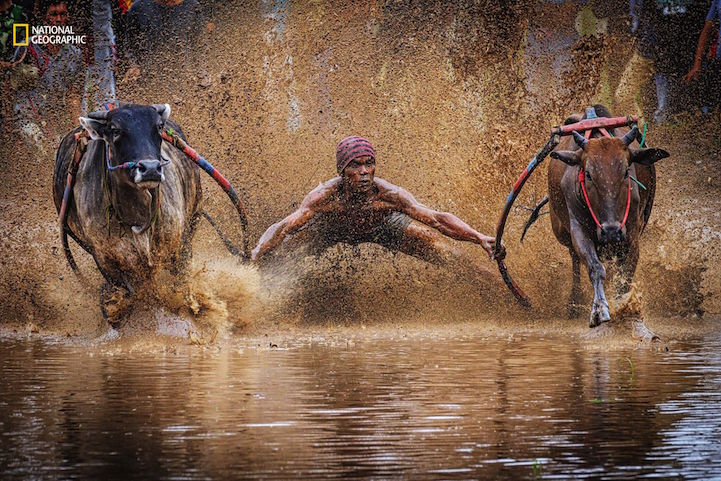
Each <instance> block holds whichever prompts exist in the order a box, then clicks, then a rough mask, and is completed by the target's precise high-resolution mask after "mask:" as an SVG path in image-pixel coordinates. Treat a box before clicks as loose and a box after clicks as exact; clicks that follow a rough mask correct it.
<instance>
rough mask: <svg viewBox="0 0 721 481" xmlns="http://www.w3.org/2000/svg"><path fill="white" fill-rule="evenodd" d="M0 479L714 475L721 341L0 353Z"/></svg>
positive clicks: (6, 349) (720, 456)
mask: <svg viewBox="0 0 721 481" xmlns="http://www.w3.org/2000/svg"><path fill="white" fill-rule="evenodd" d="M0 352H2V355H1V356H0V376H1V377H2V383H0V433H1V438H0V478H2V479H4V480H14V479H164V480H170V479H238V478H269V479H278V478H339V477H343V478H356V477H357V478H360V477H373V478H377V479H378V478H380V479H383V478H394V477H403V478H410V479H418V478H451V479H465V478H469V479H472V478H476V479H477V478H495V479H519V478H526V479H527V478H537V479H554V478H569V477H571V478H574V479H583V478H594V479H621V478H629V477H632V476H633V477H664V478H678V479H709V478H713V477H721V415H720V414H719V413H721V341H720V340H719V337H718V336H707V337H706V338H703V339H698V340H694V341H685V342H683V343H677V344H675V345H673V347H672V350H671V351H670V352H668V353H665V352H655V351H649V350H639V349H631V348H629V349H627V350H624V349H620V350H618V349H617V350H612V351H609V352H607V351H604V350H599V349H593V348H591V349H589V347H588V345H587V344H584V343H581V342H580V341H576V340H569V339H568V338H562V337H559V338H541V339H539V338H536V337H530V336H529V337H528V338H523V337H519V336H514V337H512V338H510V339H485V338H482V337H480V336H479V337H477V338H476V337H473V336H470V337H464V338H460V339H453V340H448V339H444V340H434V339H432V338H430V339H429V338H408V339H389V338H385V339H384V338H380V339H373V338H371V337H365V338H364V337H363V336H358V337H356V338H355V339H353V340H350V341H348V342H342V341H341V342H317V343H316V342H310V341H308V342H302V343H297V345H291V346H290V347H289V348H280V349H271V348H270V347H268V346H267V345H265V344H264V345H262V346H258V347H248V346H243V347H241V348H238V347H237V346H232V345H229V346H223V347H222V348H210V349H208V348H206V349H203V348H197V347H189V348H187V349H185V348H182V349H174V348H173V349H164V348H162V347H157V346H154V347H150V348H144V349H129V348H119V347H114V346H113V344H112V343H110V344H109V345H107V344H106V345H103V346H100V347H97V346H95V347H91V348H88V347H87V346H77V345H65V344H57V343H48V342H41V341H24V340H9V339H5V340H0Z"/></svg>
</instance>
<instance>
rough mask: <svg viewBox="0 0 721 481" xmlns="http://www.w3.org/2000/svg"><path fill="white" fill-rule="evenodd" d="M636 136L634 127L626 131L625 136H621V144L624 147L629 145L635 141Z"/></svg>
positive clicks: (636, 129) (636, 130) (635, 127)
mask: <svg viewBox="0 0 721 481" xmlns="http://www.w3.org/2000/svg"><path fill="white" fill-rule="evenodd" d="M637 135H638V126H636V125H634V126H633V128H632V129H631V130H629V131H628V133H627V134H626V135H624V136H623V139H621V140H623V143H624V145H625V146H626V147H628V146H629V145H631V142H633V141H634V140H636V136H637Z"/></svg>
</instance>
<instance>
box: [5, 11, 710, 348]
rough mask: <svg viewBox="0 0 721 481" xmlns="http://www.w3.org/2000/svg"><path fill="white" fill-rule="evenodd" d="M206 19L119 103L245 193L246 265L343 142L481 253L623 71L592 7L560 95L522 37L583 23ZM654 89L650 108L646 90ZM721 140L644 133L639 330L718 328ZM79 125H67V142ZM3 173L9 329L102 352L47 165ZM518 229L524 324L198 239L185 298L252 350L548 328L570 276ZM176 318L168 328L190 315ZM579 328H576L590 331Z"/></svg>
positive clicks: (338, 15) (439, 284)
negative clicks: (464, 228) (358, 336)
mask: <svg viewBox="0 0 721 481" xmlns="http://www.w3.org/2000/svg"><path fill="white" fill-rule="evenodd" d="M216 3H217V6H216V7H215V8H214V9H213V13H212V18H211V19H212V21H213V22H214V29H212V31H210V32H209V33H208V45H200V46H199V48H198V52H185V53H186V54H187V56H185V57H180V58H178V57H177V56H176V57H174V58H172V59H169V60H167V61H166V62H160V61H158V62H155V63H154V65H155V66H156V67H157V68H158V70H157V71H156V72H146V74H147V75H146V76H145V77H144V78H143V79H142V80H141V81H140V82H139V83H138V84H136V85H127V84H125V85H119V88H118V90H119V97H120V98H121V99H122V100H127V101H135V102H167V103H169V104H171V106H172V108H173V117H174V118H175V119H176V120H177V121H179V122H180V124H181V125H182V126H183V128H184V129H185V131H186V134H187V136H188V138H189V141H190V144H191V145H192V146H193V147H194V148H196V149H197V150H198V151H199V152H201V153H202V154H203V155H204V156H206V157H207V158H208V159H209V160H210V161H211V162H213V163H214V165H215V166H216V167H217V168H219V169H220V170H221V171H222V172H223V173H224V174H225V175H226V176H227V177H228V178H230V179H231V180H232V181H233V183H234V184H235V185H236V186H237V187H239V188H240V189H241V190H243V192H244V195H245V199H246V200H247V203H248V208H249V222H250V231H249V235H250V238H251V243H252V244H254V243H255V242H257V239H258V237H259V236H260V235H261V233H262V232H263V231H264V230H265V229H266V228H267V227H268V226H269V225H270V224H271V223H273V222H275V221H276V220H278V219H279V218H281V217H282V216H284V215H286V214H287V213H288V212H290V211H291V210H292V209H293V208H294V207H296V206H297V205H298V203H299V202H300V200H301V199H302V197H303V194H304V193H305V192H307V191H308V190H310V189H311V188H313V187H314V186H316V185H317V184H318V183H319V182H321V181H323V180H325V179H327V178H330V177H332V176H333V175H335V167H334V152H335V146H336V144H337V142H338V141H339V140H340V139H341V138H343V137H344V136H346V135H351V134H359V135H364V136H366V137H368V138H369V139H371V141H372V142H374V144H375V146H376V151H377V153H378V168H377V174H378V175H379V176H380V177H383V178H385V179H388V180H390V181H391V182H394V183H398V184H400V185H403V186H404V187H406V188H408V189H409V190H410V191H411V192H413V193H414V195H415V196H416V197H417V198H418V199H419V200H421V201H422V202H424V203H426V204H427V205H429V206H432V207H434V208H436V209H440V210H448V211H450V212H453V213H456V214H457V215H459V216H460V217H462V218H463V219H464V220H466V221H467V222H468V223H470V224H471V225H472V226H474V227H476V228H477V229H479V230H480V231H482V232H484V233H488V234H491V233H493V230H494V228H495V224H496V221H497V217H498V215H499V213H500V210H501V208H502V206H503V202H504V201H505V198H506V196H507V194H508V192H509V190H510V187H511V185H512V184H513V182H514V181H515V179H516V178H517V176H518V175H519V174H520V173H521V171H522V170H523V168H524V167H525V166H526V165H527V163H528V161H529V160H530V158H531V157H532V156H533V155H534V153H535V152H536V150H537V149H538V148H540V146H541V145H542V144H543V142H545V140H546V139H547V136H548V132H549V129H550V128H551V127H552V126H553V125H557V124H559V123H561V122H562V121H563V120H564V118H565V117H566V116H568V115H569V114H571V113H573V112H578V111H581V110H582V109H583V108H584V107H585V106H586V105H587V104H588V103H589V102H591V101H599V100H600V101H603V102H606V103H608V102H609V101H611V102H612V98H611V96H610V95H609V92H613V91H614V90H615V88H616V85H617V83H618V77H619V75H620V73H621V72H622V71H623V68H624V66H625V64H626V62H627V60H628V58H629V57H630V55H631V52H632V51H631V46H632V41H631V39H630V38H629V37H628V35H627V32H628V25H627V20H626V19H627V14H626V12H627V2H625V1H624V2H620V1H618V2H604V5H603V6H595V7H594V11H595V13H596V15H598V16H599V17H607V18H608V33H607V34H606V35H604V36H603V37H602V38H600V39H597V38H586V39H585V40H579V41H577V42H576V43H575V44H574V45H573V46H572V49H571V51H570V53H569V55H568V57H567V59H566V60H564V61H563V62H562V64H561V67H560V68H561V71H562V72H563V75H562V78H557V77H556V76H555V75H553V66H554V61H555V57H553V55H552V53H550V51H549V52H545V53H544V52H542V53H541V54H540V55H536V54H535V53H534V54H533V55H532V56H529V54H528V52H527V51H526V49H527V43H526V36H527V35H528V32H529V31H533V30H534V29H535V30H536V31H538V30H539V29H541V30H543V29H547V30H554V31H559V32H568V33H571V32H573V24H574V19H575V17H576V15H577V13H578V11H579V10H580V9H581V8H582V6H579V5H566V6H554V5H546V4H543V5H541V4H536V3H533V2H520V3H517V4H514V5H512V6H508V5H504V6H500V2H454V3H452V4H450V3H446V2H407V1H386V2H382V1H378V2H363V1H357V2H352V1H336V2H320V1H307V2H298V3H291V2H288V3H284V2H276V3H275V4H272V3H270V2H252V3H248V2H216ZM203 71H207V74H208V75H209V78H210V84H208V82H207V81H204V78H205V77H204V74H203ZM604 71H605V72H607V73H608V79H607V80H606V74H605V73H604ZM646 90H647V92H648V94H649V95H644V99H643V100H644V101H645V103H646V105H647V106H648V105H651V104H652V102H653V98H652V90H653V89H652V86H651V85H649V86H648V88H647V89H646ZM610 106H611V109H612V111H613V112H614V113H617V114H619V115H623V114H626V113H630V112H619V111H618V110H617V109H616V108H615V107H616V106H614V105H613V104H612V103H611V104H610ZM649 112H650V110H649V111H647V115H648V113H649ZM720 120H721V118H720V116H719V114H718V113H715V114H708V115H701V114H695V113H693V112H691V113H686V114H682V115H680V116H679V117H677V118H676V120H675V121H674V122H672V123H669V124H667V125H664V126H656V125H654V124H650V125H649V128H650V130H649V134H648V138H647V140H648V143H649V144H650V145H652V146H660V147H664V148H666V149H667V150H668V151H669V152H671V154H672V156H671V158H669V159H666V160H664V161H662V162H661V163H660V164H659V166H658V177H659V185H658V189H657V197H656V204H655V206H654V212H653V214H652V217H651V223H650V225H649V226H648V228H647V230H646V232H645V234H644V238H643V240H642V254H641V261H640V267H639V270H638V272H637V281H638V288H637V291H638V292H640V293H641V299H642V302H643V306H644V308H643V309H644V312H645V314H646V317H647V323H648V324H649V326H650V327H654V320H660V319H662V318H668V317H674V318H677V325H680V326H691V325H693V324H695V323H697V322H699V321H698V316H699V314H701V313H703V312H705V316H704V317H705V318H706V319H711V320H713V319H716V318H718V316H719V313H720V312H721V302H720V301H719V296H718V292H719V290H720V289H721V269H720V268H719V263H718V259H719V258H720V256H719V254H720V253H719V246H720V245H721V213H720V209H719V207H721V196H720V194H721V183H719V181H718V177H717V174H716V172H717V171H718V169H719V167H721V161H719V154H720V153H721V140H719V139H720V138H721V136H720V135H719V133H720V130H721V128H720V127H719V126H720V125H721V122H720ZM72 125H73V124H72V121H71V120H67V121H66V123H65V125H60V126H58V127H57V129H58V132H61V131H64V130H67V129H69V128H70V127H72ZM0 159H2V160H1V161H0V175H1V176H2V182H0V202H1V203H2V208H1V211H0V233H1V237H2V241H1V242H2V244H1V247H2V255H1V256H0V292H1V293H2V294H0V301H1V302H0V323H2V324H3V325H4V327H5V328H6V329H11V330H18V331H25V330H29V331H34V332H37V331H39V332H41V333H47V334H59V335H71V336H72V335H87V334H91V333H93V332H98V331H101V332H102V331H103V330H105V329H106V327H105V324H104V322H103V321H102V318H101V315H100V310H99V308H98V305H97V299H98V296H97V292H98V291H97V289H98V286H99V285H100V278H99V276H98V275H97V274H96V273H95V272H94V271H95V269H94V266H93V264H92V261H91V259H90V258H89V256H87V255H86V254H84V253H82V251H81V250H80V249H77V248H75V249H74V252H75V253H76V258H78V259H79V260H80V261H81V262H80V264H81V269H82V270H83V272H85V273H86V274H87V275H88V279H87V280H86V281H83V282H78V281H77V280H75V279H74V276H73V275H72V272H71V271H70V269H69V268H68V267H67V265H66V262H65V259H64V256H63V254H62V250H61V247H60V242H59V236H58V226H57V221H56V211H55V207H54V205H53V202H52V196H51V180H52V165H53V158H52V156H51V155H47V156H42V155H40V154H38V153H37V151H32V152H31V151H29V150H28V149H26V148H25V147H24V146H23V145H22V144H21V143H20V142H18V141H16V139H15V138H14V137H12V136H5V138H4V139H3V140H2V144H1V152H0ZM203 182H204V190H205V194H206V207H207V208H208V210H209V211H210V212H211V213H212V214H213V215H215V216H217V217H218V219H219V220H220V222H221V224H222V225H223V226H224V228H225V229H226V230H227V231H229V232H230V233H231V234H232V235H234V236H236V238H237V236H238V235H239V230H238V227H237V223H236V222H235V218H234V215H233V211H232V209H231V206H230V204H229V202H228V201H227V198H225V196H224V195H223V194H222V192H221V191H220V189H219V188H218V187H217V186H216V185H214V184H213V182H212V181H210V179H209V178H207V177H204V180H203ZM545 185H546V179H545V168H541V169H539V170H538V171H537V173H536V174H535V176H534V178H533V179H532V180H531V181H530V182H529V183H528V184H527V185H526V187H525V189H524V191H523V193H522V195H521V196H520V198H519V203H521V204H525V205H532V204H534V203H535V201H537V200H539V199H540V198H541V197H543V196H544V195H545V192H546V187H545ZM525 219H526V213H525V212H523V211H518V212H516V213H515V214H514V215H512V216H511V218H510V220H509V228H508V229H507V234H506V243H507V246H508V251H509V256H508V262H509V266H510V269H511V271H512V273H513V274H514V275H515V276H516V278H517V281H518V282H519V283H520V285H521V286H522V287H524V288H525V289H526V290H527V292H528V293H529V294H530V296H531V298H532V300H533V303H534V307H535V309H534V311H532V313H530V314H529V313H524V312H522V311H520V310H519V309H517V308H516V307H515V306H514V305H513V302H512V298H511V295H510V293H508V292H507V291H505V288H504V287H502V286H501V285H500V284H499V282H500V277H499V276H495V277H494V278H493V280H490V281H489V280H485V281H484V279H485V278H482V277H479V278H478V279H465V278H459V277H456V276H455V275H454V273H452V272H448V271H444V270H441V269H437V268H435V267H432V266H429V265H427V264H424V263H422V262H420V261H416V260H414V259H410V258H406V257H404V256H402V255H398V256H394V255H392V254H390V253H388V252H385V251H383V250H382V249H380V248H378V247H376V246H362V247H361V248H360V249H357V250H354V249H351V248H349V247H338V248H334V249H331V250H330V251H329V252H328V253H327V254H326V255H324V256H323V257H322V258H321V259H320V262H319V263H315V262H314V261H313V260H312V259H306V260H305V261H303V262H301V263H300V264H299V265H290V264H288V265H283V266H277V267H276V268H275V269H272V270H267V271H264V272H261V273H258V272H256V271H254V270H253V269H251V268H240V267H237V265H236V264H235V261H234V260H233V259H232V258H230V257H229V256H228V255H227V253H226V252H225V250H224V248H223V246H222V244H221V243H220V242H219V241H218V240H217V237H216V236H215V234H214V233H213V232H212V231H211V230H210V228H209V227H208V225H207V224H203V226H202V227H201V229H200V230H199V234H198V236H197V237H196V240H195V244H194V245H195V248H196V251H195V254H196V257H195V264H196V269H200V272H199V273H198V274H197V275H196V276H195V277H194V281H193V282H194V283H195V284H197V285H196V286H195V288H196V291H197V292H196V294H195V295H196V298H200V297H203V296H205V297H204V300H201V301H200V304H201V305H202V309H201V314H200V317H201V318H203V319H211V318H212V319H215V318H214V317H213V316H216V315H217V316H219V317H220V318H222V323H223V324H224V325H227V326H229V327H231V328H232V329H233V330H234V331H235V332H237V333H243V334H249V335H262V334H263V333H265V332H269V331H272V330H277V329H284V328H286V327H290V326H297V327H306V326H317V325H319V324H320V325H321V326H328V325H350V326H356V325H360V326H365V325H366V324H369V323H370V324H373V323H383V324H385V323H394V322H408V323H411V324H426V323H434V324H435V323H440V324H445V323H452V322H456V321H474V320H477V319H481V318H482V319H490V320H494V321H497V320H501V319H503V320H505V319H508V318H509V317H510V318H515V319H518V320H520V321H521V322H527V321H528V320H530V321H532V322H534V323H537V322H540V323H544V322H549V323H550V321H551V320H553V319H559V318H564V317H565V303H566V299H567V298H568V292H569V291H570V261H569V259H568V253H567V252H566V250H565V249H564V248H562V247H561V246H560V245H559V244H557V242H556V241H555V239H554V238H553V234H552V232H551V228H550V223H549V221H548V218H547V217H544V218H542V220H541V222H539V223H538V224H537V225H536V226H534V228H533V229H532V230H531V232H530V234H529V235H528V236H527V238H526V242H525V244H524V245H520V244H519V242H518V239H519V236H520V228H521V226H522V225H523V222H524V221H525ZM468 248H469V249H475V251H474V252H475V253H476V254H477V255H479V256H483V253H482V252H481V251H480V249H478V248H477V247H475V246H469V247H468ZM488 265H489V266H491V267H492V268H493V267H494V266H493V265H491V264H490V262H489V264H488ZM203 268H204V269H203ZM583 279H584V280H583V281H582V283H583V285H584V289H585V292H586V299H587V301H589V302H590V298H591V297H590V296H591V292H590V287H589V285H588V281H587V277H586V276H585V275H584V276H583ZM480 291H486V292H485V293H481V294H480V295H479V292H480ZM147 304H148V305H150V306H152V305H155V304H156V303H155V300H152V302H150V303H147ZM168 304H169V307H168V312H173V313H174V314H170V315H169V316H170V317H173V316H175V315H178V313H179V315H180V316H181V317H182V316H183V315H184V314H183V313H184V312H186V311H185V310H184V309H185V308H184V307H183V308H178V306H177V305H173V303H172V302H171V303H168ZM153 312H154V311H152V309H151V308H150V307H143V305H142V303H139V305H138V307H137V309H136V313H135V315H134V316H131V318H130V319H129V321H128V325H132V324H133V323H136V324H139V325H141V326H142V324H143V319H144V318H145V317H148V316H150V317H152V316H155V317H156V318H157V316H158V313H157V312H154V313H153ZM163 312H165V311H163ZM162 315H165V314H162ZM162 315H161V316H162ZM204 315H205V317H203V316H204ZM210 322H218V321H217V319H215V320H212V321H210ZM571 324H572V325H573V326H576V325H578V326H579V327H583V326H586V325H587V313H586V314H584V315H583V316H582V317H581V318H579V319H577V320H575V321H573V322H572V323H571ZM561 325H567V323H561Z"/></svg>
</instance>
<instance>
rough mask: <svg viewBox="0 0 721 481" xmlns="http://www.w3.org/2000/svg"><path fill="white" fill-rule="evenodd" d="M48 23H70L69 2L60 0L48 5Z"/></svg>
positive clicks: (61, 24)
mask: <svg viewBox="0 0 721 481" xmlns="http://www.w3.org/2000/svg"><path fill="white" fill-rule="evenodd" d="M45 18H46V21H47V23H48V25H53V26H65V25H67V24H68V4H67V3H65V2H58V3H55V4H53V5H50V6H49V7H48V10H47V12H46V14H45Z"/></svg>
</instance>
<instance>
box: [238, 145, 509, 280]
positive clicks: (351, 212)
mask: <svg viewBox="0 0 721 481" xmlns="http://www.w3.org/2000/svg"><path fill="white" fill-rule="evenodd" d="M375 167H376V155H375V150H374V148H373V146H372V145H371V143H370V142H369V141H368V140H366V139H364V138H363V137H358V136H351V137H346V138H345V139H343V140H342V141H341V142H340V143H339V144H338V148H337V149H336V168H337V171H338V177H335V178H333V179H331V180H329V181H327V182H325V183H323V184H320V185H319V186H318V187H316V188H315V189H313V190H312V191H311V192H310V193H309V194H308V195H307V196H306V197H305V199H303V202H302V204H301V205H300V207H299V208H298V210H296V211H295V212H293V213H292V214H290V215H289V216H288V217H286V218H285V219H283V220H281V221H280V222H278V223H276V224H273V225H272V226H270V228H268V230H267V231H265V233H264V234H263V235H262V236H261V238H260V241H259V242H258V245H257V246H256V248H255V249H253V252H252V259H253V260H254V261H257V260H259V259H260V258H262V257H263V256H264V255H266V254H267V253H268V252H270V251H271V250H273V249H274V248H275V247H276V246H278V245H279V244H280V243H281V242H283V241H284V239H286V238H287V237H288V236H289V235H290V234H294V235H293V238H294V239H297V242H298V243H301V244H305V245H306V247H309V248H310V249H311V251H313V252H314V253H320V252H322V251H323V250H325V249H326V248H328V247H330V246H332V245H334V244H337V243H339V242H344V243H347V244H351V245H357V244H360V243H364V242H373V243H376V244H380V245H382V246H384V247H386V248H388V249H390V250H392V251H400V252H403V253H405V254H408V255H412V256H414V257H418V258H420V259H423V260H425V261H428V262H433V263H435V264H447V263H448V262H449V261H455V262H457V263H458V264H459V265H460V266H463V267H466V268H468V269H470V270H475V271H478V270H482V271H486V272H488V271H489V270H488V268H487V267H485V266H483V265H482V264H481V263H480V262H478V261H477V260H476V259H475V258H470V257H469V256H468V255H467V254H465V252H464V251H462V250H460V249H456V248H454V246H453V245H452V244H451V243H450V242H448V241H447V239H446V238H445V237H444V235H445V236H447V237H451V238H453V239H457V240H462V241H467V242H473V243H475V244H479V245H481V247H483V249H484V250H485V251H486V252H487V253H488V255H489V256H492V255H493V249H494V248H495V239H494V238H492V237H489V236H486V235H483V234H481V233H479V232H477V231H475V230H474V229H472V228H471V227H470V226H468V224H466V223H465V222H463V221H462V220H460V219H459V218H458V217H456V216H454V215H452V214H449V213H446V212H438V211H435V210H433V209H431V208H429V207H426V206H425V205H423V204H421V203H419V202H418V201H417V200H416V199H415V198H414V197H413V196H412V195H411V194H410V193H409V192H408V191H406V190H405V189H403V188H401V187H398V186H396V185H393V184H391V183H390V182H388V181H386V180H383V179H380V178H377V177H375ZM414 221H415V222H414ZM441 234H443V235H441Z"/></svg>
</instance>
